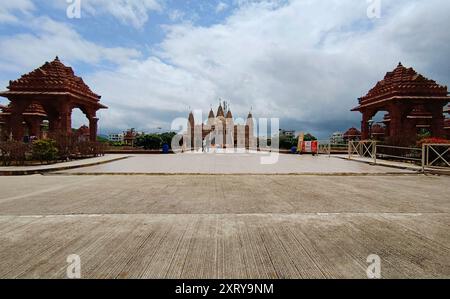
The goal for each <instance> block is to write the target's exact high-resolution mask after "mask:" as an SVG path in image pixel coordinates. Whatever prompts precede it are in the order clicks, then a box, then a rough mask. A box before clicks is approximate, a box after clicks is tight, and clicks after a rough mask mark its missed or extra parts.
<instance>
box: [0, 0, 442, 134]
mask: <svg viewBox="0 0 450 299" xmlns="http://www.w3.org/2000/svg"><path fill="white" fill-rule="evenodd" d="M73 1H77V0H14V1H9V0H0V2H1V5H0V88H1V89H5V88H6V86H7V85H8V81H9V80H10V79H16V78H18V77H19V76H20V75H21V74H23V73H26V72H29V71H31V70H33V69H34V68H36V67H39V66H40V65H42V64H43V63H44V62H45V61H49V60H52V59H54V57H55V56H56V55H59V57H60V59H61V60H62V61H63V62H64V63H65V64H67V65H70V66H72V67H73V68H74V70H75V72H76V74H77V75H80V76H82V77H83V78H84V79H85V81H86V82H87V83H88V85H90V87H91V88H92V89H93V90H94V91H95V92H97V93H99V94H101V95H102V101H103V102H104V104H106V105H107V106H109V109H108V110H105V111H102V112H101V113H100V123H99V125H100V130H101V132H102V133H109V132H114V131H118V132H119V131H122V130H124V129H126V128H130V127H134V128H137V129H138V130H146V131H153V130H155V129H156V128H157V127H163V128H164V129H169V128H170V124H171V122H172V120H173V119H174V118H176V117H180V116H186V114H187V112H188V109H189V107H191V108H192V109H203V110H205V113H206V112H207V110H209V108H210V106H211V105H213V106H214V107H216V106H217V104H218V99H219V98H223V99H226V100H227V101H228V102H229V103H230V106H231V109H232V111H233V114H234V116H235V117H245V116H246V114H247V113H248V111H249V109H250V108H251V107H252V108H253V114H254V115H255V116H257V117H278V118H280V121H281V126H282V127H283V128H285V129H295V130H304V131H310V132H312V133H314V134H316V135H318V136H320V137H325V136H327V135H329V134H330V133H332V132H333V131H336V130H345V129H347V128H348V127H350V126H359V115H358V114H357V113H352V112H350V111H349V110H350V109H351V108H353V107H354V106H356V104H357V98H358V97H360V96H362V95H364V94H365V93H366V92H367V91H368V90H369V89H370V88H371V87H372V86H373V85H374V84H375V83H376V82H377V81H378V80H380V79H382V77H383V76H384V74H385V73H386V72H387V71H391V70H392V69H394V68H395V67H396V65H397V64H398V62H399V61H401V62H402V63H403V64H404V65H406V66H413V67H414V68H415V69H416V70H417V71H419V72H420V73H422V74H424V75H425V76H427V77H430V78H433V79H435V80H436V81H438V82H439V83H441V84H443V85H448V84H450V55H449V53H450V30H449V28H450V18H449V17H448V12H449V11H450V1H445V0H426V1H425V0H380V6H379V7H380V8H381V10H380V11H379V12H378V11H377V10H375V11H373V10H372V9H371V8H373V7H375V8H376V7H377V5H375V4H373V3H368V2H373V1H377V0H369V1H367V0H291V1H289V0H258V1H256V0H81V1H80V2H81V18H69V17H68V15H67V8H68V6H69V5H70V4H68V2H73ZM368 10H369V14H368ZM378 13H379V15H380V18H373V16H376V15H377V14H378ZM368 16H371V17H370V18H369V17H368ZM1 103H3V104H4V103H7V102H6V101H4V100H2V101H1ZM84 122H85V119H84V118H83V117H82V115H81V113H80V112H78V111H77V112H75V113H74V120H73V126H74V127H76V126H79V125H81V124H82V123H84Z"/></svg>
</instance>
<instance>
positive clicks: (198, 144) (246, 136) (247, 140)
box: [183, 102, 257, 150]
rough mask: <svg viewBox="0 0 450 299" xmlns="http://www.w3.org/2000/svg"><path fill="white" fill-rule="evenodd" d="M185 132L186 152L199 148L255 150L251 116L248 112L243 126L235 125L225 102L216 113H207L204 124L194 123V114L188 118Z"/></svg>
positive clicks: (191, 113)
mask: <svg viewBox="0 0 450 299" xmlns="http://www.w3.org/2000/svg"><path fill="white" fill-rule="evenodd" d="M187 128H188V129H187V132H186V133H185V134H184V135H183V147H184V148H185V149H186V150H198V149H201V148H223V149H230V148H231V149H233V148H240V149H247V150H249V149H256V147H257V139H256V137H255V133H254V129H255V126H254V120H253V115H252V113H251V112H249V114H248V116H247V120H246V122H245V124H237V123H236V124H235V122H234V120H233V114H232V113H231V110H230V109H229V107H228V105H227V104H226V102H223V104H222V103H220V104H219V107H218V108H217V113H216V114H214V111H213V110H212V108H211V110H210V111H209V114H208V119H207V121H206V123H203V122H200V123H196V120H195V118H194V113H193V112H192V111H191V112H190V113H189V117H188V124H187Z"/></svg>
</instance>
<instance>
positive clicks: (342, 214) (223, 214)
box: [0, 212, 449, 218]
mask: <svg viewBox="0 0 450 299" xmlns="http://www.w3.org/2000/svg"><path fill="white" fill-rule="evenodd" d="M168 215H172V216H227V215H234V216H319V217H325V216H374V215H377V216H380V215H381V216H383V215H385V216H407V217H420V216H423V215H449V213H446V212H420V213H412V212H404V213H402V212H329V213H324V212H311V213H155V214H149V213H146V214H145V213H144V214H136V213H130V214H123V213H119V214H117V213H111V214H107V213H103V214H51V215H50V214H49V215H15V214H7V215H0V218H7V217H8V218H11V217H17V218H57V217H67V218H71V217H85V218H89V217H109V216H113V217H114V216H121V217H127V216H141V217H142V216H150V217H157V216H168Z"/></svg>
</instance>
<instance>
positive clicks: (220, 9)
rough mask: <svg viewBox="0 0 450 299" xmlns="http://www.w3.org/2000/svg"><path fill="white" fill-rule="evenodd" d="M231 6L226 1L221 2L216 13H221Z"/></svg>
mask: <svg viewBox="0 0 450 299" xmlns="http://www.w3.org/2000/svg"><path fill="white" fill-rule="evenodd" d="M228 7H229V5H228V4H226V3H225V2H219V3H218V4H217V6H216V13H221V12H223V11H225V10H227V9H228Z"/></svg>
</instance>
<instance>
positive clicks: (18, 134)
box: [9, 102, 28, 141]
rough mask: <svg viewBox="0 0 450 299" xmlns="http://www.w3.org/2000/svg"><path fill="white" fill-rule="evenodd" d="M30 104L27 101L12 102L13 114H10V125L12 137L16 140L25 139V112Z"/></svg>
mask: <svg viewBox="0 0 450 299" xmlns="http://www.w3.org/2000/svg"><path fill="white" fill-rule="evenodd" d="M27 106H28V103H27V102H20V103H18V102H12V103H11V116H10V120H9V121H10V125H11V132H12V137H13V139H14V140H17V141H23V137H24V133H25V130H24V127H23V115H22V114H23V112H24V111H25V109H26V107H27Z"/></svg>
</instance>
